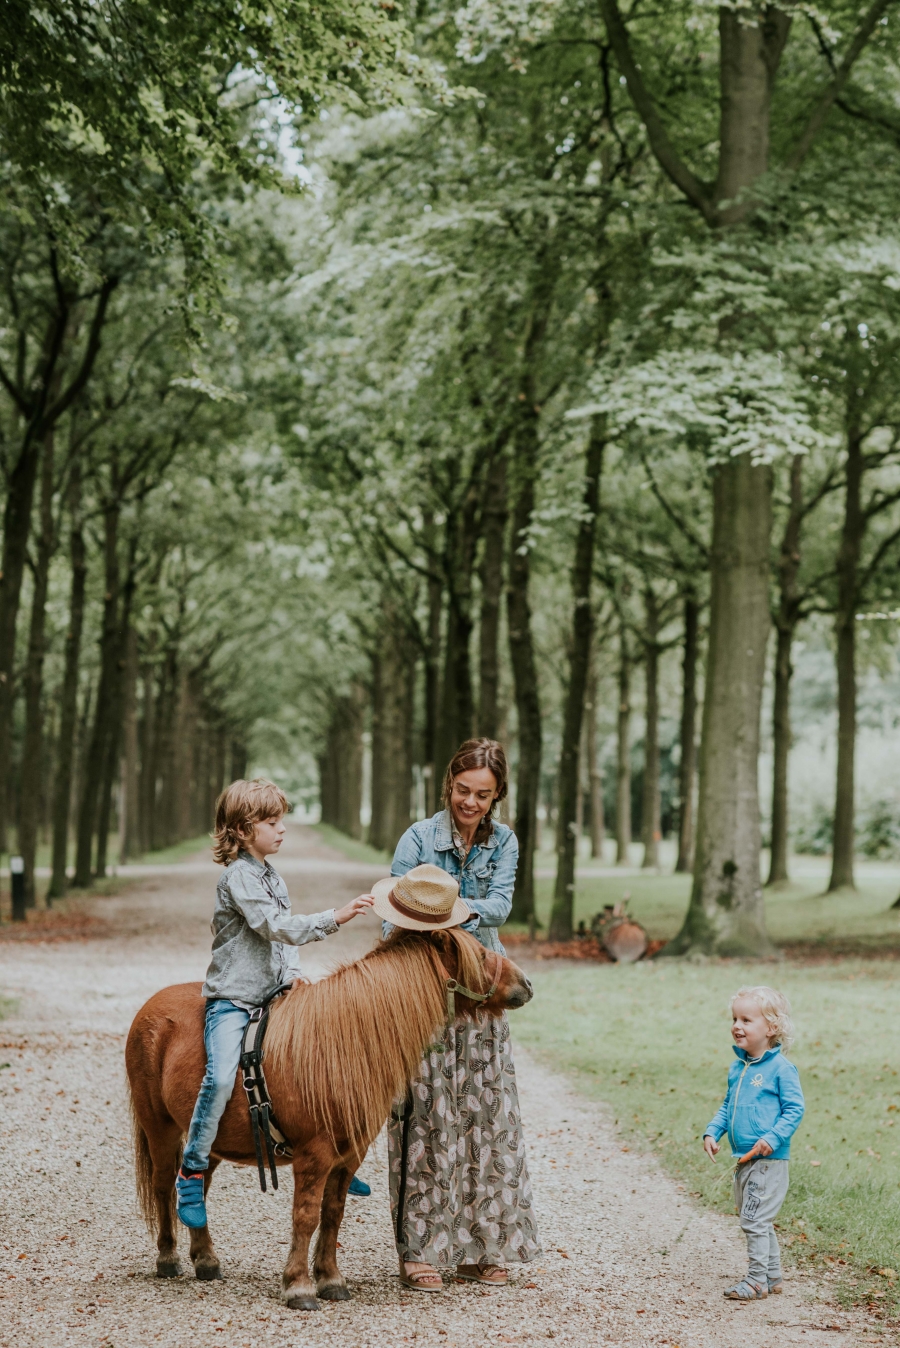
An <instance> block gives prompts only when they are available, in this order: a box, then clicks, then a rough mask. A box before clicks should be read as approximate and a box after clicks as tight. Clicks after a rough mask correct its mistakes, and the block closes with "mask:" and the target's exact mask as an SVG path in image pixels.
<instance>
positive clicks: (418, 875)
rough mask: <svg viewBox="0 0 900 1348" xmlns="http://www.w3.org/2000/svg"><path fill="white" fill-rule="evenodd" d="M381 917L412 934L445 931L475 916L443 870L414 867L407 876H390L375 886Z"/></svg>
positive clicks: (431, 867)
mask: <svg viewBox="0 0 900 1348" xmlns="http://www.w3.org/2000/svg"><path fill="white" fill-rule="evenodd" d="M372 895H373V897H374V899H375V903H374V904H373V907H374V909H375V912H376V913H377V914H378V916H379V917H383V918H384V919H385V921H386V922H392V923H393V925H394V926H395V927H406V928H408V930H409V931H443V929H444V928H445V927H458V926H459V924H460V923H461V922H466V921H468V919H469V918H470V917H471V916H472V913H471V910H470V908H469V905H468V904H467V903H466V902H465V900H464V899H461V898H460V897H459V885H458V883H457V882H456V880H454V879H453V876H452V875H448V874H447V872H446V871H442V870H441V868H440V866H414V867H413V869H412V870H411V871H407V872H406V874H405V875H399V876H396V875H389V876H388V877H387V879H386V880H378V881H376V883H375V884H374V885H373V886H372Z"/></svg>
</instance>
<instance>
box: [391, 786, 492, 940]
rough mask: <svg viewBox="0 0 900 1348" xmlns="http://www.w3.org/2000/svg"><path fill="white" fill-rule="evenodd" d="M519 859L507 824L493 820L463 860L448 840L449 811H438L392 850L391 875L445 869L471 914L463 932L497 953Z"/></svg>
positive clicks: (450, 837)
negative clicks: (419, 868) (422, 868)
mask: <svg viewBox="0 0 900 1348" xmlns="http://www.w3.org/2000/svg"><path fill="white" fill-rule="evenodd" d="M518 861H519V840H518V838H517V837H516V835H515V833H513V831H512V829H511V828H508V827H507V825H506V824H498V823H497V822H496V821H495V822H494V825H493V830H492V832H491V836H490V837H489V838H488V840H487V842H483V843H481V844H476V845H474V846H473V847H472V848H471V849H470V851H469V855H468V856H467V857H465V858H463V856H462V855H461V853H460V852H459V851H457V848H456V844H455V843H454V841H453V826H452V822H451V819H450V811H449V810H440V811H439V812H438V814H434V815H432V816H431V818H430V819H420V820H419V822H418V823H417V824H413V826H412V828H408V829H407V830H406V832H405V833H404V835H403V837H402V838H401V839H400V841H399V842H398V844H397V850H396V851H395V852H394V860H393V863H392V865H391V875H405V874H406V872H407V871H411V870H412V868H413V867H414V866H424V865H426V864H427V865H430V866H440V868H441V870H444V871H448V872H449V873H450V875H452V876H453V878H454V880H457V881H459V892H460V896H461V897H462V898H463V899H465V901H466V903H467V904H468V905H469V907H470V908H471V910H472V917H471V918H470V920H469V921H468V922H464V923H463V924H462V925H463V930H464V931H470V932H471V933H472V935H473V936H474V937H476V939H477V940H479V941H480V942H481V944H482V945H484V946H487V948H488V950H498V951H499V952H500V954H501V955H502V954H504V953H505V952H504V949H503V946H502V945H501V944H500V937H499V936H498V935H497V928H498V927H502V926H503V923H504V922H505V921H506V919H507V918H508V917H509V910H510V908H511V907H512V896H513V888H514V886H515V883H516V866H517V865H518ZM384 928H385V935H386V934H387V932H389V931H390V930H391V924H390V923H389V922H386V923H385V924H384Z"/></svg>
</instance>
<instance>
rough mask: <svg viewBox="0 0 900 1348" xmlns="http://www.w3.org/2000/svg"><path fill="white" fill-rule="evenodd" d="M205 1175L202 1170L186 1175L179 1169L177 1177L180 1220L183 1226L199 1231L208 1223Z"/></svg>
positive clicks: (176, 1191) (176, 1185) (176, 1189)
mask: <svg viewBox="0 0 900 1348" xmlns="http://www.w3.org/2000/svg"><path fill="white" fill-rule="evenodd" d="M204 1181H205V1176H204V1175H203V1174H202V1172H200V1173H197V1174H194V1175H186V1174H185V1173H184V1171H183V1170H179V1172H178V1174H177V1175H176V1177H175V1193H176V1195H177V1198H178V1220H179V1221H180V1222H181V1224H182V1226H187V1227H189V1228H190V1229H191V1230H192V1231H197V1230H199V1229H200V1228H201V1227H203V1226H205V1225H206V1199H205V1197H204V1193H203V1185H204Z"/></svg>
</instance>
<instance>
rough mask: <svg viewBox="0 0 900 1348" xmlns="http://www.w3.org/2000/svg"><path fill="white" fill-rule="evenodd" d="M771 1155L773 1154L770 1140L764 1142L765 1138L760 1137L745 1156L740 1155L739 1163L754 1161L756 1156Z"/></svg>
mask: <svg viewBox="0 0 900 1348" xmlns="http://www.w3.org/2000/svg"><path fill="white" fill-rule="evenodd" d="M771 1155H772V1148H771V1147H770V1146H769V1144H768V1142H764V1141H763V1139H762V1138H760V1139H759V1141H758V1142H754V1144H753V1146H752V1147H751V1148H750V1150H749V1151H748V1152H747V1153H746V1155H745V1156H739V1157H738V1165H743V1164H744V1162H745V1161H752V1160H753V1158H754V1156H771Z"/></svg>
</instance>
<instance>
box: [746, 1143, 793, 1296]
mask: <svg viewBox="0 0 900 1348" xmlns="http://www.w3.org/2000/svg"><path fill="white" fill-rule="evenodd" d="M789 1164H790V1163H789V1162H788V1161H773V1160H772V1159H771V1158H770V1157H765V1158H762V1157H761V1158H760V1159H759V1160H757V1161H748V1162H747V1163H746V1164H745V1165H739V1166H738V1168H737V1170H736V1171H735V1175H734V1205H735V1207H736V1208H737V1210H738V1212H739V1213H740V1221H741V1230H742V1231H743V1232H744V1235H745V1236H746V1237H747V1254H748V1256H749V1259H750V1268H749V1271H748V1274H747V1276H748V1277H749V1278H750V1279H751V1280H752V1281H753V1282H757V1283H761V1284H763V1285H765V1284H766V1279H767V1278H768V1280H769V1282H779V1281H780V1280H781V1250H780V1248H779V1245H778V1237H777V1236H776V1234H775V1227H774V1226H773V1225H772V1223H773V1222H774V1221H775V1218H776V1217H777V1216H778V1213H779V1212H780V1211H781V1205H782V1203H783V1202H784V1200H785V1198H786V1197H787V1191H788V1165H789Z"/></svg>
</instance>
